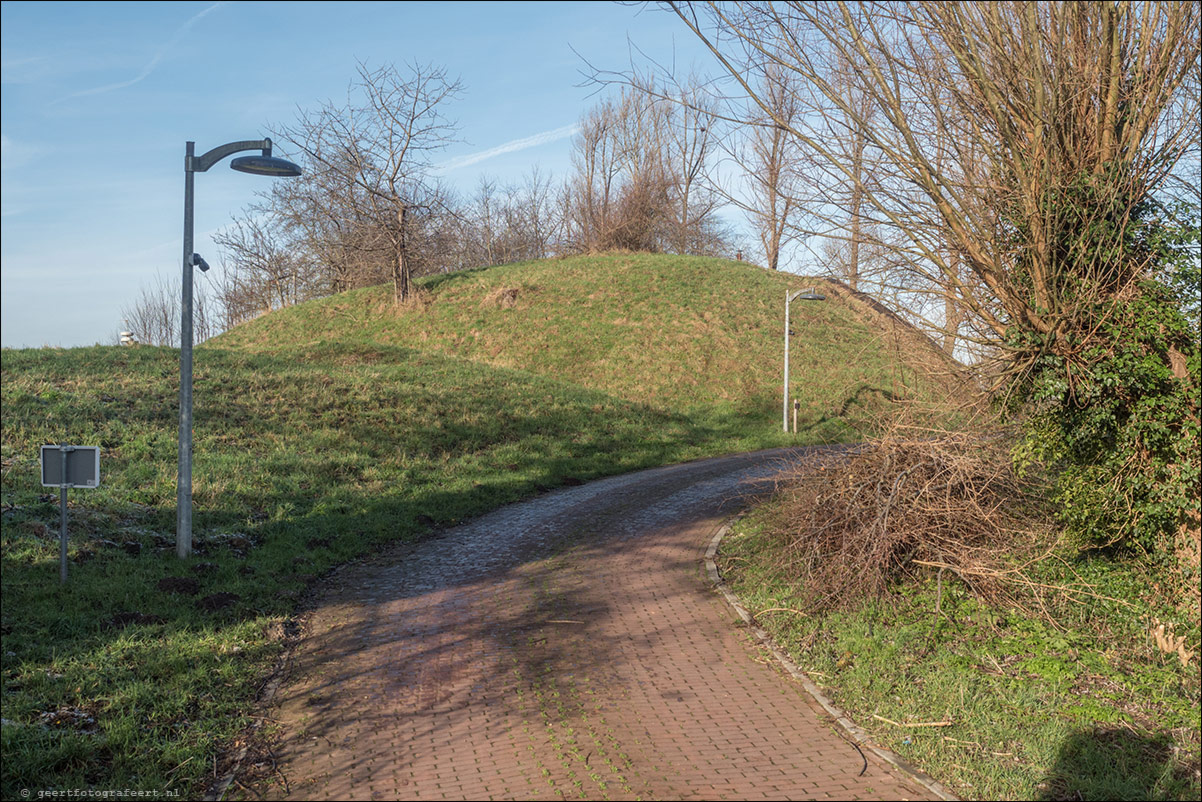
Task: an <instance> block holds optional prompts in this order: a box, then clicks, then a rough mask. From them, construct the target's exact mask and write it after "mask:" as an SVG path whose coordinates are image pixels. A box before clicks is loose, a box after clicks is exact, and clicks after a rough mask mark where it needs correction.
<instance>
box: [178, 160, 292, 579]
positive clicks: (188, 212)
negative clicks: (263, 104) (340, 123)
mask: <svg viewBox="0 0 1202 802" xmlns="http://www.w3.org/2000/svg"><path fill="white" fill-rule="evenodd" d="M244 150H258V151H261V152H262V155H260V156H242V157H239V158H237V159H234V160H233V161H232V162H230V167H231V168H233V169H234V170H239V171H241V172H243V173H251V174H252V175H267V176H279V177H286V176H297V175H300V174H301V169H300V168H299V167H297V166H296V165H295V164H293V163H292V162H290V161H287V160H285V159H277V158H275V157H273V156H272V155H271V140H270V139H253V140H243V141H240V142H230V143H228V144H225V145H221V146H219V147H216V148H213V149H212V150H210V151H209V152H208V153H205V154H203V155H201V156H197V155H196V143H195V142H188V143H187V146H186V148H185V150H184V275H183V287H182V289H181V298H180V326H179V328H180V334H179V340H180V347H179V475H178V479H177V481H176V489H175V502H176V532H175V553H176V554H177V555H179V556H180V557H181V558H182V557H187V556H188V555H189V554H191V553H192V268H194V267H199V268H200V269H201V270H202V271H204V270H208V269H209V264H208V262H206V261H205V260H204V259H202V258H201V256H200V254H198V253H196V252H195V251H193V250H192V248H193V242H192V239H193V231H192V216H193V176H194V174H195V173H203V172H205V171H206V170H208V169H209V168H210V167H212V166H213V165H214V164H216V163H217V162H219V161H221V160H222V159H224V158H225V157H226V156H230V155H232V154H234V153H240V152H241V151H244Z"/></svg>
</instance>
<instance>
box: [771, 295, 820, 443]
mask: <svg viewBox="0 0 1202 802" xmlns="http://www.w3.org/2000/svg"><path fill="white" fill-rule="evenodd" d="M798 299H800V300H802V301H825V300H826V296H825V295H820V294H819V293H817V292H814V290H813V288H811V289H808V290H797V291H796V292H790V291H789V290H785V404H784V412H783V413H782V416H781V426H782V427H783V428H784V431H785V433H786V434H787V433H788V431H789V304H791V303H793V302H794V301H796V300H798Z"/></svg>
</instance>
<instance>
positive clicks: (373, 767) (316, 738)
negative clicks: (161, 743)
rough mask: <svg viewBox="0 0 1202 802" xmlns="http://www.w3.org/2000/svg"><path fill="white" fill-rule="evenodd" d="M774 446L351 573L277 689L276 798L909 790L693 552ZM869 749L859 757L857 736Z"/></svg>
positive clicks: (861, 795) (895, 794) (541, 504)
mask: <svg viewBox="0 0 1202 802" xmlns="http://www.w3.org/2000/svg"><path fill="white" fill-rule="evenodd" d="M779 457H780V454H779V453H761V454H756V455H744V456H739V457H725V458H720V459H717V460H706V461H701V462H696V463H689V464H687V465H681V466H674V467H672V468H663V469H656V470H653V471H644V472H642V473H639V474H633V475H630V476H626V477H617V478H614V479H607V480H602V481H600V482H593V483H590V484H588V485H585V486H583V487H578V488H572V489H570V490H567V491H560V492H557V493H553V494H549V495H547V496H544V497H541V498H539V499H535V500H533V501H530V502H526V503H524V504H519V505H514V506H513V507H509V508H506V509H505V510H501V511H498V512H497V513H494V514H492V515H490V516H486V517H485V518H482V519H480V520H479V521H476V522H474V523H472V524H469V525H466V526H463V527H459V528H458V529H456V530H452V531H451V532H450V533H448V534H447V536H445V537H443V538H440V539H437V540H433V541H426V542H425V543H422V544H420V545H418V546H416V547H407V548H403V549H399V550H398V551H397V552H396V553H395V554H393V555H391V558H390V559H387V560H384V561H378V564H374V565H357V566H350V567H347V568H345V569H343V570H342V571H340V572H338V574H336V575H335V577H334V579H333V580H332V581H331V582H329V583H328V589H327V591H326V592H325V593H324V595H323V597H322V600H321V602H320V603H319V604H318V605H317V607H316V609H315V610H314V611H313V613H312V615H311V617H310V620H309V624H308V632H307V634H306V636H305V639H304V640H303V642H302V644H301V646H300V648H299V650H298V654H297V655H296V658H295V660H294V670H293V672H292V676H291V679H290V681H289V682H288V683H287V684H286V685H285V686H284V687H283V689H282V690H281V693H280V695H279V709H278V711H276V712H275V714H274V716H273V717H274V718H276V719H278V720H279V721H280V722H281V724H282V725H283V732H284V736H283V742H282V743H281V744H280V746H279V749H278V751H277V756H278V759H279V761H280V764H279V765H280V776H282V777H283V778H284V779H285V780H286V781H287V785H286V787H285V785H284V783H283V782H279V783H276V784H273V785H271V786H269V787H264V788H262V789H260V790H263V791H264V792H265V793H266V794H267V796H269V797H270V798H276V799H282V798H289V799H309V798H313V799H557V798H561V797H567V798H584V799H916V798H932V794H931V792H930V791H928V790H927V789H925V788H923V787H922V786H920V785H917V784H916V783H914V782H913V781H912V780H910V779H908V778H907V777H905V776H903V775H901V774H900V773H899V772H897V771H896V770H895V769H894V768H893V767H892V766H890V765H889V764H887V763H885V762H883V761H881V760H880V759H879V758H877V757H876V756H875V755H873V754H872V753H871V752H869V753H868V762H869V765H868V769H867V771H866V772H865V773H864V776H859V775H860V771H861V769H862V767H863V761H862V759H861V757H860V754H859V753H858V752H857V751H856V749H855V748H854V747H853V746H852V745H851V744H849V743H848V742H847V741H846V740H844V738H843V737H841V736H840V735H839V734H838V733H837V732H836V731H835V728H834V726H833V725H832V724H831V723H830V721H829V716H827V715H826V714H825V713H823V712H822V711H821V710H820V709H819V708H818V707H817V706H816V704H815V703H814V702H813V700H812V699H810V697H809V696H808V695H806V694H805V692H804V691H803V690H802V689H801V688H800V686H799V685H798V684H797V683H796V682H795V681H793V680H792V679H790V678H788V677H786V676H785V675H784V674H783V672H781V671H780V670H779V669H778V668H776V667H775V665H774V664H773V663H772V662H771V661H770V660H768V659H766V657H765V655H766V652H764V650H763V649H762V647H760V646H758V645H757V644H756V642H755V641H754V639H753V638H752V637H751V636H750V634H749V633H748V632H747V630H746V629H745V628H744V627H742V626H741V623H740V622H738V619H737V617H736V616H735V615H734V614H733V612H732V611H731V610H730V608H729V606H728V605H727V604H726V602H725V600H723V599H722V598H721V596H720V595H718V594H717V593H715V592H714V591H713V589H712V588H711V587H710V585H709V583H708V582H707V580H706V579H705V574H704V570H703V563H702V557H703V555H704V552H705V548H706V546H707V545H708V543H709V541H710V539H711V537H712V536H713V534H714V532H715V531H716V530H717V528H718V527H719V525H720V524H721V522H722V521H723V520H724V519H725V518H727V517H729V515H730V514H731V513H732V512H733V511H734V510H735V509H737V505H738V499H739V498H741V497H742V496H743V495H744V494H745V493H746V492H747V491H748V489H749V487H751V483H753V482H754V481H755V480H757V479H759V478H762V477H763V476H765V475H767V474H770V473H771V472H772V471H773V470H774V461H775V460H777V459H779ZM866 751H867V750H866Z"/></svg>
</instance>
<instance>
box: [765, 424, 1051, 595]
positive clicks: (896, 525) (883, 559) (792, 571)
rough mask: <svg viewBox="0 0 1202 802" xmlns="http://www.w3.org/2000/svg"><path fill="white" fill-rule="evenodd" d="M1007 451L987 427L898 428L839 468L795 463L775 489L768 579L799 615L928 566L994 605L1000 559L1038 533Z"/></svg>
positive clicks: (879, 591) (879, 590)
mask: <svg viewBox="0 0 1202 802" xmlns="http://www.w3.org/2000/svg"><path fill="white" fill-rule="evenodd" d="M1009 442H1010V440H1009V438H1008V437H1006V436H1005V434H1004V433H1003V432H1001V431H998V430H996V429H992V430H990V429H985V430H981V429H977V430H976V431H961V432H940V433H932V432H929V431H920V430H917V429H910V428H907V427H905V426H904V425H898V426H896V427H894V428H892V429H891V430H890V431H888V432H887V433H885V434H884V435H882V436H880V437H878V438H876V439H874V440H872V441H870V442H868V443H866V444H865V445H863V446H860V447H858V448H856V449H855V450H853V451H851V452H850V453H846V454H845V455H844V456H842V457H840V458H838V459H828V460H826V461H823V462H822V464H820V465H818V466H817V467H815V466H814V465H813V464H812V463H811V464H808V465H799V466H798V467H797V468H796V469H795V470H794V471H793V472H792V473H791V474H789V475H788V477H787V478H786V479H784V480H783V481H782V482H781V485H780V487H778V492H779V502H780V503H779V504H778V505H777V506H776V508H775V512H774V516H775V517H774V520H773V521H772V526H773V529H774V530H775V531H776V532H777V533H778V536H779V537H781V538H784V539H785V542H784V543H783V544H782V545H783V548H782V549H780V555H781V556H780V558H779V559H780V564H779V565H778V566H777V568H778V570H779V571H780V572H781V574H782V575H783V576H788V577H791V578H794V579H795V580H796V581H797V585H798V591H799V594H800V597H801V598H802V600H803V602H804V603H805V605H806V607H807V610H808V611H820V610H825V609H831V608H837V607H843V606H847V605H849V604H851V603H853V602H855V601H857V600H860V599H863V598H866V597H871V596H881V595H885V594H887V593H888V592H889V590H890V587H891V586H893V585H894V583H896V582H897V581H898V580H902V579H905V578H907V577H912V576H914V575H916V574H919V573H922V572H924V571H929V570H931V569H932V568H941V569H947V570H950V571H952V572H954V573H955V574H956V575H958V576H959V577H960V578H961V579H962V580H964V582H965V583H966V584H967V585H968V586H969V587H970V588H971V589H972V590H973V591H974V592H976V593H978V594H979V595H981V596H985V597H992V598H998V597H999V594H1004V593H1005V590H1004V585H1005V584H1006V582H1005V579H1006V577H1007V570H1006V569H1005V568H1004V567H1003V566H1004V565H1005V564H1006V562H1007V559H1006V558H1008V557H1012V556H1013V555H1015V554H1016V553H1019V554H1021V552H1023V551H1025V550H1028V549H1030V548H1032V546H1034V544H1035V542H1036V540H1037V539H1036V538H1031V537H1030V536H1029V535H1030V533H1033V532H1036V531H1038V530H1039V529H1040V524H1039V520H1040V519H1039V516H1038V511H1037V509H1035V507H1036V506H1037V505H1036V504H1034V502H1033V501H1032V500H1031V499H1032V498H1033V495H1032V493H1031V492H1030V491H1031V489H1032V488H1031V487H1030V486H1029V485H1028V483H1027V482H1026V481H1025V480H1023V479H1021V478H1020V477H1018V476H1017V475H1016V474H1015V473H1014V471H1013V470H1012V468H1011V464H1012V460H1011V457H1010V453H1009V448H1008V444H1009ZM802 580H804V581H802Z"/></svg>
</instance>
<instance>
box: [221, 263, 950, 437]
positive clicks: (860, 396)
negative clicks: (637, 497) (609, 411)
mask: <svg viewBox="0 0 1202 802" xmlns="http://www.w3.org/2000/svg"><path fill="white" fill-rule="evenodd" d="M815 283H817V284H819V285H820V286H821V285H822V283H821V282H814V281H809V280H803V279H799V278H798V277H796V276H787V275H783V274H780V273H775V272H772V271H768V270H764V269H762V268H758V267H753V266H750V265H747V264H745V263H741V262H728V261H725V260H721V259H712V258H705V257H687V256H664V255H656V254H619V255H613V254H607V255H599V256H578V257H571V258H564V259H549V260H543V261H537V262H525V263H520V264H514V265H504V266H500V267H492V268H486V269H480V270H472V271H465V272H462V273H453V274H449V275H444V276H434V277H429V278H426V279H421V280H420V281H419V282H418V286H419V287H420V289H421V295H422V300H421V301H420V302H418V303H414V304H411V305H409V306H407V307H405V308H402V309H400V310H398V309H397V308H396V307H395V306H394V305H393V304H392V302H391V294H390V293H391V290H390V288H388V287H375V288H371V289H366V290H358V291H355V292H349V293H345V294H342V295H337V296H333V297H331V298H327V299H324V300H321V301H317V302H315V303H309V304H303V305H301V306H298V307H294V308H292V309H286V310H283V311H282V312H279V313H276V314H272V315H268V316H266V317H263V318H259V319H257V320H254V321H250V322H248V323H246V324H244V325H242V326H239V327H236V328H235V329H233V330H232V331H230V332H227V333H226V334H224V335H222V336H221V337H219V338H218V339H217V340H216V341H215V344H217V345H219V346H220V347H222V348H237V349H247V350H257V349H268V350H271V349H274V348H275V347H276V346H277V344H278V343H281V342H293V343H317V342H321V341H323V340H326V341H338V342H343V343H348V342H372V343H388V344H395V345H400V346H405V347H411V348H418V349H421V350H422V351H424V352H432V353H441V354H445V355H448V356H457V357H461V358H464V359H470V360H473V361H476V362H481V363H484V364H489V365H493V366H496V367H505V368H518V369H521V370H525V371H529V372H532V373H537V374H539V375H543V376H552V377H555V378H558V379H562V380H565V381H569V382H572V383H573V384H576V385H579V386H581V387H586V388H590V389H595V390H601V391H603V392H605V393H607V394H610V395H614V396H617V397H619V398H625V399H627V400H630V401H636V402H640V403H644V404H648V405H650V406H653V407H656V408H659V409H663V410H669V411H678V412H693V411H696V410H704V411H707V412H708V411H709V410H713V409H723V410H726V411H728V412H729V413H730V414H735V415H740V416H743V417H746V418H749V419H764V420H770V419H772V417H773V416H778V415H779V414H780V409H781V407H780V404H781V386H780V382H781V367H782V365H781V363H782V335H783V324H784V320H783V317H784V296H785V292H786V288H788V287H792V288H797V287H800V286H803V285H804V286H810V285H814V284H815ZM833 289H834V288H831V289H828V290H826V291H827V293H828V296H829V300H828V301H826V302H823V303H814V302H802V301H796V302H794V303H793V305H792V328H793V331H794V337H793V340H792V349H793V352H792V367H791V371H792V375H793V378H794V379H795V381H794V382H792V385H793V386H792V390H793V394H794V395H795V397H796V398H797V399H798V400H799V401H800V402H801V407H802V408H801V417H800V422H801V425H802V426H807V427H812V428H814V429H815V430H816V432H815V433H816V434H817V435H818V436H820V437H827V438H828V439H831V438H832V436H833V435H834V434H835V432H836V431H837V429H838V428H839V427H840V426H842V425H844V424H845V423H846V424H850V425H853V426H855V425H857V424H865V423H866V422H867V421H869V420H871V419H872V418H873V417H874V416H875V415H876V414H878V413H879V412H880V410H881V409H882V407H883V403H882V401H883V399H885V398H889V397H906V398H915V399H920V400H926V399H930V398H932V397H935V396H938V395H940V394H942V393H943V392H945V391H946V379H947V376H946V375H944V374H946V373H947V372H948V370H949V364H950V363H948V362H947V361H945V360H943V359H942V358H941V356H940V355H939V354H938V352H937V350H936V349H934V347H933V346H932V345H930V343H929V342H928V343H925V344H919V345H916V343H915V342H914V341H905V342H902V343H900V344H899V343H898V342H897V340H896V338H894V337H893V336H892V335H891V334H890V333H887V332H886V331H885V330H884V329H883V328H882V327H881V326H880V325H879V323H878V322H877V321H876V320H874V319H872V316H871V315H870V313H868V311H867V307H865V306H864V305H863V304H862V303H859V302H854V301H852V300H850V299H847V298H843V297H837V296H836V295H835V294H834V292H833ZM899 347H900V348H901V349H902V350H900V351H899ZM777 419H778V420H779V418H777ZM843 434H844V436H846V433H843Z"/></svg>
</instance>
